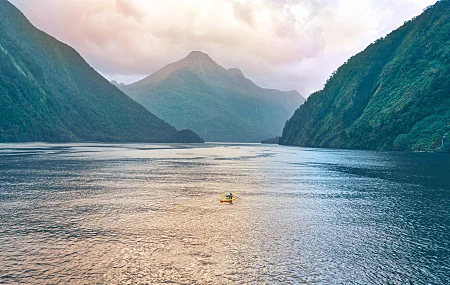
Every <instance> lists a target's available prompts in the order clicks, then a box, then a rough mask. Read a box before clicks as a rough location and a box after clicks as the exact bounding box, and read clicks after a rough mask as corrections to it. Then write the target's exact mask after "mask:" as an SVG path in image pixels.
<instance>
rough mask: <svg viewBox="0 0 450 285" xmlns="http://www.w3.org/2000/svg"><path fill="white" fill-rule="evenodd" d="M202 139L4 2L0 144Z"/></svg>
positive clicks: (0, 15) (0, 8)
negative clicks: (138, 99) (168, 120)
mask: <svg viewBox="0 0 450 285" xmlns="http://www.w3.org/2000/svg"><path fill="white" fill-rule="evenodd" d="M19 141H20V142H23V141H49V142H67V141H110V142H202V139H200V137H198V135H196V134H195V133H194V132H192V131H188V130H184V131H177V130H176V129H175V128H174V127H172V126H171V125H169V124H168V123H166V122H164V121H162V120H161V119H159V118H157V117H156V116H155V115H153V114H151V113H150V112H149V111H147V110H146V109H145V108H144V107H142V106H141V105H139V104H137V103H136V102H134V101H133V100H131V99H130V98H129V97H128V96H126V95H125V94H124V93H123V92H122V91H120V90H119V89H118V88H116V87H115V86H113V85H112V84H111V83H109V82H108V81H107V80H106V79H104V78H103V77H102V76H101V75H100V74H98V73H97V72H96V71H95V70H94V69H93V68H91V67H90V66H89V65H88V64H87V63H86V62H85V61H84V59H83V58H82V57H81V56H80V55H79V54H78V53H77V52H76V51H75V50H74V49H73V48H71V47H69V46H67V45H65V44H63V43H61V42H59V41H57V40H56V39H54V38H52V37H51V36H49V35H47V34H46V33H44V32H42V31H40V30H38V29H36V28H35V27H34V26H33V25H32V24H31V23H30V22H29V21H28V20H27V19H26V18H25V16H24V15H23V14H22V13H21V12H20V11H19V10H18V9H16V8H15V7H14V6H13V5H12V4H10V3H9V2H8V1H6V0H0V142H19Z"/></svg>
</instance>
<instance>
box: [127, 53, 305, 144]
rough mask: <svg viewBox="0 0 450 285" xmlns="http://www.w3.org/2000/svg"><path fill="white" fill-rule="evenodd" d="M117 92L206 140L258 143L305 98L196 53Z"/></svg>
mask: <svg viewBox="0 0 450 285" xmlns="http://www.w3.org/2000/svg"><path fill="white" fill-rule="evenodd" d="M122 90H124V91H125V93H127V94H128V95H129V96H130V97H131V98H133V99H135V100H136V101H137V102H139V103H141V104H142V105H144V106H145V107H146V108H147V109H148V110H150V111H151V112H152V113H154V114H156V115H157V116H158V117H160V118H162V119H164V120H165V121H167V122H169V123H170V124H172V125H174V126H175V127H177V128H179V129H184V128H188V129H192V130H194V131H195V132H197V133H198V134H200V136H202V137H203V138H204V139H206V140H207V141H229V142H260V141H261V140H262V139H264V138H267V137H273V136H275V135H279V134H280V133H281V132H282V129H283V126H284V123H285V121H286V120H287V119H288V118H289V117H290V116H291V115H292V113H293V112H294V110H295V109H296V108H297V107H298V106H299V105H300V104H301V103H303V101H304V98H303V97H301V96H300V94H298V92H296V91H293V92H281V91H278V90H269V89H263V88H260V87H258V86H257V85H255V84H254V83H253V82H251V81H250V80H248V79H247V78H245V77H244V75H243V74H242V73H241V72H240V71H239V70H238V69H235V68H234V69H230V70H226V69H225V68H223V67H221V66H219V65H218V64H217V63H215V62H214V61H213V60H212V59H211V58H209V56H208V55H206V54H204V53H201V52H192V53H191V54H189V56H188V57H186V58H184V59H183V60H181V61H179V62H175V63H172V64H170V65H168V66H166V67H165V68H163V69H161V70H159V71H158V72H156V73H154V74H152V75H151V76H149V77H147V78H145V79H143V80H141V81H139V82H137V83H134V84H132V85H129V86H127V87H125V88H122Z"/></svg>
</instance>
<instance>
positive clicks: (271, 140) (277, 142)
mask: <svg viewBox="0 0 450 285" xmlns="http://www.w3.org/2000/svg"><path fill="white" fill-rule="evenodd" d="M261 143H262V144H279V143H280V137H274V138H271V139H267V140H263V141H262V142H261Z"/></svg>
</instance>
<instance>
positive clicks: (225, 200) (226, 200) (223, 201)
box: [220, 197, 236, 203]
mask: <svg viewBox="0 0 450 285" xmlns="http://www.w3.org/2000/svg"><path fill="white" fill-rule="evenodd" d="M234 200H236V198H234V197H233V198H231V199H222V200H220V203H232V202H233V201H234Z"/></svg>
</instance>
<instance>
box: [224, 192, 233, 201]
mask: <svg viewBox="0 0 450 285" xmlns="http://www.w3.org/2000/svg"><path fill="white" fill-rule="evenodd" d="M225 198H227V199H228V200H231V199H233V194H232V193H230V194H229V195H227V196H225Z"/></svg>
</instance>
